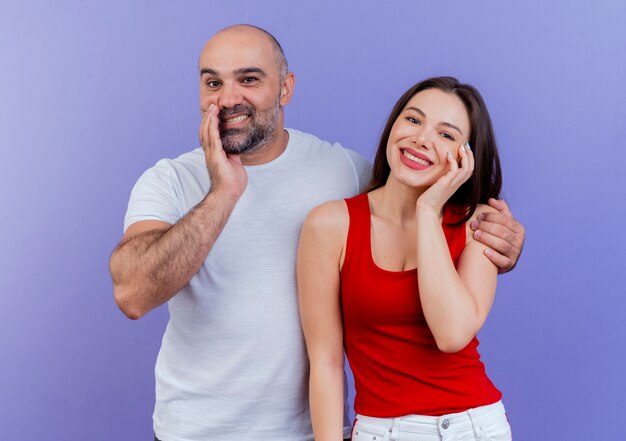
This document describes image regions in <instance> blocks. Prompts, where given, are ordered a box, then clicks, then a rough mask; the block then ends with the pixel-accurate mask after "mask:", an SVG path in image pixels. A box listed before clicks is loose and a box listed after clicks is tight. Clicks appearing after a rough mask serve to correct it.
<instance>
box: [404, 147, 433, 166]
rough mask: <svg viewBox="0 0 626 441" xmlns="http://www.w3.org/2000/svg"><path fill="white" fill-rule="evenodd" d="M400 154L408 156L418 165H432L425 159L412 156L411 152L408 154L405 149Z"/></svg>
mask: <svg viewBox="0 0 626 441" xmlns="http://www.w3.org/2000/svg"><path fill="white" fill-rule="evenodd" d="M402 154H403V155H404V157H405V158H409V159H410V160H411V161H413V162H417V163H418V164H420V165H432V163H431V162H429V161H425V160H423V159H422V158H418V157H417V156H413V155H412V154H410V153H409V152H407V151H406V150H403V151H402Z"/></svg>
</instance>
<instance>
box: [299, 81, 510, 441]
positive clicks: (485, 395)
mask: <svg viewBox="0 0 626 441" xmlns="http://www.w3.org/2000/svg"><path fill="white" fill-rule="evenodd" d="M470 146H471V149H470ZM501 182H502V179H501V171H500V164H499V159H498V153H497V150H496V145H495V139H494V135H493V129H492V127H491V121H490V118H489V114H488V112H487V109H486V106H485V104H484V102H483V100H482V98H481V96H480V94H479V93H478V92H477V91H476V89H474V88H473V87H472V86H469V85H465V84H460V83H459V82H458V81H457V80H456V79H454V78H451V77H439V78H432V79H429V80H426V81H423V82H420V83H418V84H416V85H415V86H413V87H412V88H410V89H409V90H408V91H407V92H406V93H405V94H404V95H403V96H402V97H401V98H400V99H399V100H398V102H397V103H396V105H395V107H394V109H393V111H392V112H391V115H390V117H389V120H388V122H387V125H386V127H385V129H384V131H383V134H382V137H381V141H380V144H379V147H378V152H377V154H376V160H375V162H374V170H373V178H372V184H371V186H370V190H369V192H368V193H365V194H362V195H359V196H357V197H354V198H352V199H348V200H346V201H334V202H329V203H326V204H323V205H321V206H319V207H317V208H315V209H314V210H313V211H312V212H311V213H310V214H309V216H308V217H307V219H306V221H305V224H304V226H303V230H302V236H301V241H300V248H299V251H298V286H299V297H300V311H301V317H302V324H303V329H304V334H305V338H306V343H307V349H308V353H309V359H310V362H311V373H310V402H311V418H312V421H313V427H314V432H315V439H316V440H317V441H321V440H341V439H343V433H342V418H343V390H344V385H343V360H344V345H345V352H346V355H347V357H348V361H349V362H350V366H351V368H352V371H353V373H354V378H355V387H356V398H355V404H354V407H355V411H356V412H357V419H356V421H355V426H354V428H353V434H352V437H353V438H352V439H353V440H363V439H367V440H381V439H390V440H395V439H398V437H400V439H401V440H403V441H411V440H426V439H428V440H430V439H433V440H439V439H442V437H443V439H450V440H452V439H454V440H466V439H468V440H470V439H483V438H482V437H483V436H484V438H485V439H490V440H500V439H502V440H507V439H510V438H511V433H510V428H509V425H508V423H507V420H506V415H505V412H504V408H503V406H502V404H501V402H500V398H501V393H500V391H498V390H497V389H496V388H495V387H494V386H493V384H492V383H491V381H490V380H489V378H488V377H487V376H486V374H485V369H484V366H483V364H482V363H481V361H480V356H479V354H478V352H477V350H476V347H477V346H478V341H477V340H476V337H475V335H476V333H477V332H478V330H479V329H480V328H481V326H482V325H483V323H484V322H485V319H486V318H487V315H488V314H489V310H490V308H491V305H492V302H493V299H494V295H495V288H496V276H497V267H496V266H495V265H494V264H493V263H491V261H489V259H487V257H486V256H485V255H484V251H485V249H486V246H484V245H482V244H480V243H479V242H477V241H475V240H474V239H473V236H472V234H471V230H470V228H469V224H470V222H471V221H472V220H474V219H475V218H476V217H477V216H478V215H479V214H480V213H485V212H489V211H495V210H494V209H492V208H490V207H489V206H487V205H484V204H486V202H487V200H488V199H489V198H491V197H494V198H497V197H498V196H499V193H500V189H501Z"/></svg>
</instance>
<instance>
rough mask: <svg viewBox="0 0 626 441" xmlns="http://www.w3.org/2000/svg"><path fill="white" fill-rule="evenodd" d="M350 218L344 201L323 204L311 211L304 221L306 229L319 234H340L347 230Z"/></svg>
mask: <svg viewBox="0 0 626 441" xmlns="http://www.w3.org/2000/svg"><path fill="white" fill-rule="evenodd" d="M349 224H350V216H349V215H348V206H347V205H346V202H345V201H344V200H337V201H330V202H324V203H323V204H321V205H318V206H317V207H315V208H314V209H312V210H311V211H310V212H309V214H308V215H307V217H306V219H305V221H304V227H305V228H306V229H313V230H315V231H317V232H320V233H326V234H342V233H345V232H346V231H347V230H348V226H349Z"/></svg>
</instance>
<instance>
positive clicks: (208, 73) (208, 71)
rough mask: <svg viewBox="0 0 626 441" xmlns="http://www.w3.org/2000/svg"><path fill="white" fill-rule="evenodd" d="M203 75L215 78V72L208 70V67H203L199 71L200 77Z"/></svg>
mask: <svg viewBox="0 0 626 441" xmlns="http://www.w3.org/2000/svg"><path fill="white" fill-rule="evenodd" d="M204 74H207V75H213V76H217V71H215V70H213V69H210V68H208V67H203V68H202V69H200V76H202V75H204Z"/></svg>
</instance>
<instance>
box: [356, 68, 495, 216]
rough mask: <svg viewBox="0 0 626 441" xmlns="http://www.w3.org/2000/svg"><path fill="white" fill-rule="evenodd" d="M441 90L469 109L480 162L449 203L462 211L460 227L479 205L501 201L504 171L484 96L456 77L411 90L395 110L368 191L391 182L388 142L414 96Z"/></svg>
mask: <svg viewBox="0 0 626 441" xmlns="http://www.w3.org/2000/svg"><path fill="white" fill-rule="evenodd" d="M427 89H439V90H441V91H443V92H447V93H450V94H452V95H455V96H457V97H458V98H459V99H460V100H461V101H462V102H463V104H464V105H465V109H466V110H467V113H468V115H469V120H470V138H469V143H470V146H471V149H472V152H473V153H474V158H475V160H476V163H475V166H474V172H473V173H472V176H471V177H470V178H469V179H468V180H467V181H466V182H465V183H463V185H461V187H459V189H458V190H457V191H456V192H455V193H454V194H453V195H452V197H450V200H449V201H448V202H449V203H451V204H454V205H455V206H458V207H460V208H461V210H462V211H461V213H458V214H460V215H461V216H463V218H462V219H461V220H460V221H459V222H458V224H460V223H463V222H467V221H468V219H470V218H471V217H472V215H473V214H474V212H475V211H476V206H477V205H478V204H486V203H487V200H488V199H489V198H499V197H500V191H501V190H502V170H501V168H500V158H499V156H498V149H497V146H496V138H495V136H494V134H493V127H492V125H491V118H490V117H489V112H488V111H487V106H486V105H485V101H484V100H483V98H482V96H480V93H478V91H477V90H476V89H475V88H474V87H473V86H470V85H469V84H462V83H460V82H459V81H458V80H457V79H456V78H453V77H435V78H429V79H427V80H424V81H421V82H419V83H417V84H415V85H414V86H413V87H411V88H410V89H409V90H407V91H406V92H405V93H404V95H402V96H401V97H400V99H399V100H398V102H397V103H396V105H395V106H394V108H393V110H392V111H391V114H390V115H389V119H388V120H387V124H386V125H385V128H384V130H383V133H382V135H381V137H380V142H379V143H378V151H377V152H376V159H375V160H374V169H373V170H372V180H371V181H370V185H369V188H368V191H372V190H375V189H377V188H379V187H382V186H383V185H385V183H386V182H387V178H388V177H389V173H390V172H391V169H390V168H389V162H388V161H387V142H388V141H389V134H390V133H391V128H392V127H393V125H394V123H395V122H396V120H397V119H398V116H399V115H400V114H401V113H402V111H403V110H404V108H405V107H406V105H407V103H408V102H409V100H410V99H411V98H413V96H414V95H415V94H417V93H419V92H421V91H423V90H427Z"/></svg>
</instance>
